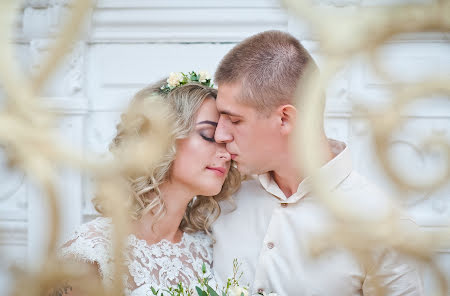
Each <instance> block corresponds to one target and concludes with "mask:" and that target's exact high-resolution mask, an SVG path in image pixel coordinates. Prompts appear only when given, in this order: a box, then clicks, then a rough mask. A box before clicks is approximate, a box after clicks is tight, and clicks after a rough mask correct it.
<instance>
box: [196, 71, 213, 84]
mask: <svg viewBox="0 0 450 296" xmlns="http://www.w3.org/2000/svg"><path fill="white" fill-rule="evenodd" d="M208 79H211V75H209V73H208V72H207V71H199V72H198V81H200V82H206V80H208Z"/></svg>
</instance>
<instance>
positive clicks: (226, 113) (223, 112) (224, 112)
mask: <svg viewBox="0 0 450 296" xmlns="http://www.w3.org/2000/svg"><path fill="white" fill-rule="evenodd" d="M220 114H224V115H228V116H233V117H242V115H239V114H236V113H233V112H230V111H226V110H222V111H220Z"/></svg>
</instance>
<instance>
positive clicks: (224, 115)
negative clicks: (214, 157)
mask: <svg viewBox="0 0 450 296" xmlns="http://www.w3.org/2000/svg"><path fill="white" fill-rule="evenodd" d="M240 87H241V86H240V85H236V84H221V85H220V86H219V90H218V95H217V99H216V103H217V109H218V111H219V113H220V118H219V122H218V125H217V128H216V133H215V135H214V137H215V140H216V141H217V142H218V143H225V144H226V149H227V150H228V152H229V153H230V154H231V158H232V159H233V160H234V161H235V162H236V163H237V166H238V169H239V171H240V172H241V174H244V175H249V174H262V173H266V172H268V171H271V170H273V167H272V166H273V159H274V157H276V155H278V154H279V153H280V151H281V148H280V143H281V142H282V141H281V140H280V138H279V137H280V130H279V120H277V118H276V115H275V114H269V115H265V114H264V115H261V113H260V112H258V111H257V110H256V109H255V108H254V107H252V106H249V105H246V104H244V103H242V102H241V101H240V100H239V95H240V93H241V92H240Z"/></svg>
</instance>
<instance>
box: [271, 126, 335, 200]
mask: <svg viewBox="0 0 450 296" xmlns="http://www.w3.org/2000/svg"><path fill="white" fill-rule="evenodd" d="M320 141H321V143H320V145H318V146H319V148H322V149H321V150H322V151H320V155H321V158H322V161H321V165H324V164H326V163H327V162H329V161H330V160H331V159H333V157H334V156H335V155H334V154H333V153H332V152H331V148H330V144H329V142H328V139H327V138H326V136H325V134H323V137H321V140H320ZM281 155H284V157H283V158H282V159H280V165H279V166H278V167H277V168H276V169H274V170H273V171H271V172H270V173H271V176H272V178H273V180H274V181H275V183H277V185H278V187H279V188H280V189H281V191H283V193H284V195H285V196H286V197H288V198H289V197H290V196H291V195H293V194H294V193H296V192H297V190H298V186H299V184H300V183H301V182H302V181H303V180H304V179H305V178H306V177H308V176H307V172H305V171H303V170H302V169H299V168H298V167H297V166H296V165H295V164H296V163H297V160H296V159H295V157H296V155H295V154H294V153H293V152H292V151H288V152H287V153H283V154H281Z"/></svg>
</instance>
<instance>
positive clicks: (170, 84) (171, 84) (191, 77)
mask: <svg viewBox="0 0 450 296" xmlns="http://www.w3.org/2000/svg"><path fill="white" fill-rule="evenodd" d="M166 82H167V83H166V84H164V85H163V86H161V88H160V89H161V92H163V93H169V92H170V91H171V90H173V89H175V88H177V87H178V86H181V85H185V84H187V83H190V82H196V83H200V84H202V85H205V86H208V87H213V86H214V84H212V81H211V75H209V73H208V72H206V71H199V72H198V73H197V72H195V71H191V72H189V73H188V74H185V73H183V72H172V73H170V75H169V78H167V80H166Z"/></svg>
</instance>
